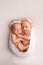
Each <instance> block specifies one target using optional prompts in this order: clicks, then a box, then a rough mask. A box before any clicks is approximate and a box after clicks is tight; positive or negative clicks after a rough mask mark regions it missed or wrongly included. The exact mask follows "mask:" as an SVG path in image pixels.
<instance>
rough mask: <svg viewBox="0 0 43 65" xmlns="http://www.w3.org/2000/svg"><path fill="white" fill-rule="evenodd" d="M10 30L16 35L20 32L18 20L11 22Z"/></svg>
mask: <svg viewBox="0 0 43 65" xmlns="http://www.w3.org/2000/svg"><path fill="white" fill-rule="evenodd" d="M11 32H12V33H13V34H16V35H18V34H20V33H21V32H22V30H21V23H19V22H16V23H13V24H12V25H11Z"/></svg>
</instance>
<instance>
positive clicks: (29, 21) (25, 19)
mask: <svg viewBox="0 0 43 65" xmlns="http://www.w3.org/2000/svg"><path fill="white" fill-rule="evenodd" d="M23 21H27V22H28V23H30V25H31V27H32V21H31V20H30V19H27V18H24V19H22V22H23Z"/></svg>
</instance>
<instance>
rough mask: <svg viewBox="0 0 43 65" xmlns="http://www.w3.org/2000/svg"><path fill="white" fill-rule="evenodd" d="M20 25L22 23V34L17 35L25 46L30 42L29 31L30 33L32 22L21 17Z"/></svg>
mask: <svg viewBox="0 0 43 65" xmlns="http://www.w3.org/2000/svg"><path fill="white" fill-rule="evenodd" d="M21 25H22V32H23V33H22V35H18V37H20V38H22V39H23V40H22V43H23V44H24V46H26V45H29V44H30V35H31V34H30V33H31V28H32V24H31V23H30V22H29V21H28V20H27V19H23V20H22V23H21ZM27 49H28V48H27Z"/></svg>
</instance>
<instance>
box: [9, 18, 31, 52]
mask: <svg viewBox="0 0 43 65" xmlns="http://www.w3.org/2000/svg"><path fill="white" fill-rule="evenodd" d="M31 28H32V24H31V23H30V22H29V20H27V19H26V18H25V19H22V20H21V23H20V22H19V20H14V21H13V22H12V24H11V27H10V29H11V41H12V42H13V44H14V45H15V47H16V48H17V49H18V50H19V51H20V52H26V51H27V50H28V48H29V46H30V36H31Z"/></svg>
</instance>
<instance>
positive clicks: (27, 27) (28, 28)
mask: <svg viewBox="0 0 43 65" xmlns="http://www.w3.org/2000/svg"><path fill="white" fill-rule="evenodd" d="M22 30H23V32H24V33H28V32H30V31H31V24H30V23H29V22H28V21H27V20H24V21H23V22H22Z"/></svg>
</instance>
